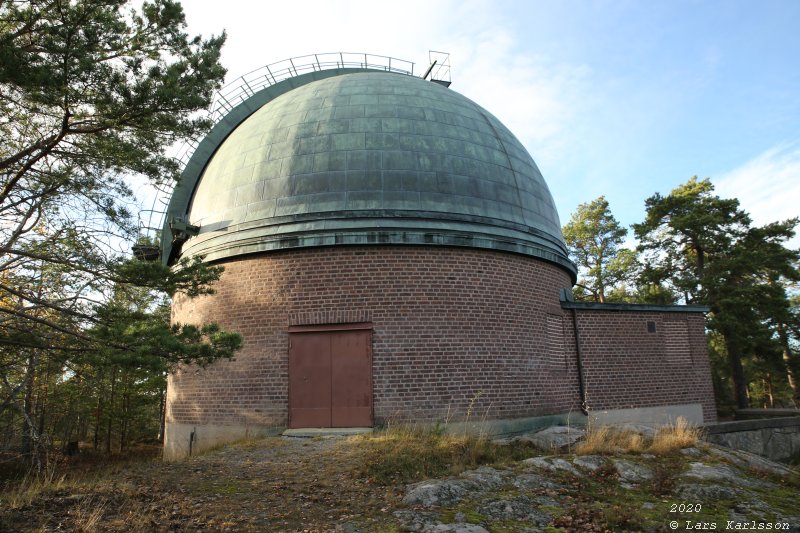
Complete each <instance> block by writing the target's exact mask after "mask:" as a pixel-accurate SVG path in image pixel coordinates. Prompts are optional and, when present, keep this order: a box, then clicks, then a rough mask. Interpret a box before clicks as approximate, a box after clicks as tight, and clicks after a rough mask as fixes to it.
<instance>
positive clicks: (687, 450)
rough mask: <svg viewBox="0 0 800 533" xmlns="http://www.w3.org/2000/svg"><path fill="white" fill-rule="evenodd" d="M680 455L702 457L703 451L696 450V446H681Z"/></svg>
mask: <svg viewBox="0 0 800 533" xmlns="http://www.w3.org/2000/svg"><path fill="white" fill-rule="evenodd" d="M681 454H682V455H686V456H687V457H702V456H703V452H701V451H700V450H698V449H697V448H683V449H682V450H681Z"/></svg>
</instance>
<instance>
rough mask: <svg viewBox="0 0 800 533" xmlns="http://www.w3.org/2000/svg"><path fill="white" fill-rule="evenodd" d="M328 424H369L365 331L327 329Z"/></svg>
mask: <svg viewBox="0 0 800 533" xmlns="http://www.w3.org/2000/svg"><path fill="white" fill-rule="evenodd" d="M331 361H332V363H331V382H332V386H331V396H332V400H331V426H332V427H368V426H372V354H371V350H370V332H369V331H342V332H335V333H331Z"/></svg>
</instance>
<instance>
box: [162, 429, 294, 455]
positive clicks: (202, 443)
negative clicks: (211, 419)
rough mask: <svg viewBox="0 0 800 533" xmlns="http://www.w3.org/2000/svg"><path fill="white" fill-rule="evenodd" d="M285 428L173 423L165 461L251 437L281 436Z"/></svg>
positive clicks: (166, 438) (166, 436) (166, 435)
mask: <svg viewBox="0 0 800 533" xmlns="http://www.w3.org/2000/svg"><path fill="white" fill-rule="evenodd" d="M284 429H285V428H282V427H265V426H241V425H233V426H216V425H200V426H198V425H192V424H180V423H175V422H173V423H171V424H167V426H166V428H165V432H164V455H163V457H164V460H165V461H175V460H177V459H183V458H185V457H189V456H190V455H193V454H197V453H200V452H204V451H208V450H210V449H213V448H216V447H219V446H222V445H225V444H229V443H231V442H235V441H237V440H241V439H246V438H249V437H266V436H275V435H280V434H281V432H282V431H283V430H284Z"/></svg>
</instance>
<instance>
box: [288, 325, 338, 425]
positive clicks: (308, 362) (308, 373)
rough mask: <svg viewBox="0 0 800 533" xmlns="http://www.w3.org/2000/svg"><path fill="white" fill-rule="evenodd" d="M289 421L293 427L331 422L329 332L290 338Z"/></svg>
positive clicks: (300, 334)
mask: <svg viewBox="0 0 800 533" xmlns="http://www.w3.org/2000/svg"><path fill="white" fill-rule="evenodd" d="M289 420H290V424H289V427H293V428H325V427H330V425H331V341H330V335H329V334H328V333H326V332H320V333H299V334H294V335H291V337H290V341H289Z"/></svg>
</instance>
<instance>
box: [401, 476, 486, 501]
mask: <svg viewBox="0 0 800 533" xmlns="http://www.w3.org/2000/svg"><path fill="white" fill-rule="evenodd" d="M476 488H477V486H476V485H475V484H474V483H472V482H470V481H467V480H461V479H444V480H439V479H430V480H426V481H420V482H419V483H414V484H413V485H409V486H408V489H407V493H406V496H405V498H403V503H405V504H406V505H423V506H425V507H438V506H447V505H452V504H454V503H457V502H460V501H461V500H463V499H464V498H465V497H467V495H468V494H469V492H470V491H473V490H475V489H476Z"/></svg>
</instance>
